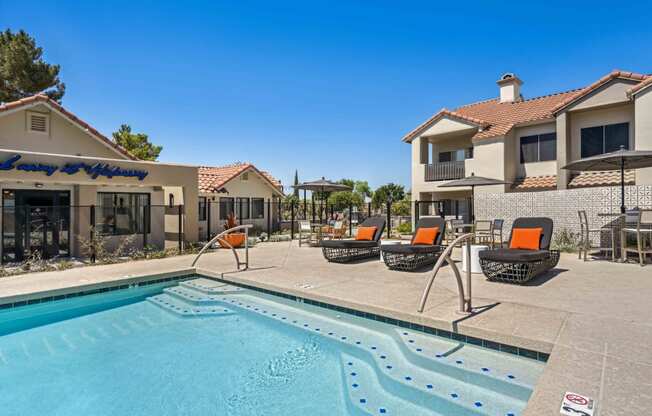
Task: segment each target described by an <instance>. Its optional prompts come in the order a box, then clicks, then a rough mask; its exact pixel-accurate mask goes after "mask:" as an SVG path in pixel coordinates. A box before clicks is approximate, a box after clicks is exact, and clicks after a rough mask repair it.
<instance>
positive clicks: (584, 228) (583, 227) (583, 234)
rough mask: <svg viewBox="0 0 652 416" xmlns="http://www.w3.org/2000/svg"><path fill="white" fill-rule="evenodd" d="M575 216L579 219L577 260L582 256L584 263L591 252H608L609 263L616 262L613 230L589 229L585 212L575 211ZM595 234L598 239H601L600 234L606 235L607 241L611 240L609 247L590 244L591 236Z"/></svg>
mask: <svg viewBox="0 0 652 416" xmlns="http://www.w3.org/2000/svg"><path fill="white" fill-rule="evenodd" d="M577 215H579V217H580V242H579V250H578V258H579V259H581V258H582V255H584V261H586V260H587V254H588V253H589V251H591V250H600V251H610V252H611V261H616V238H615V237H616V236H615V234H614V229H613V228H591V227H589V217H588V215H586V211H584V210H580V211H577ZM594 233H597V234H598V237H602V233H608V234H609V239H610V240H611V247H601V244H598V245H597V246H595V245H593V244H592V241H591V234H594Z"/></svg>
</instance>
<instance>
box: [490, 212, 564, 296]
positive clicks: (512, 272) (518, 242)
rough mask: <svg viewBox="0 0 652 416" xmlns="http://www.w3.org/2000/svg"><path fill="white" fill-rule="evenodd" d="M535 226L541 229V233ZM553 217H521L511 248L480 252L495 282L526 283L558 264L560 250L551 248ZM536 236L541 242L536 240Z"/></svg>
mask: <svg viewBox="0 0 652 416" xmlns="http://www.w3.org/2000/svg"><path fill="white" fill-rule="evenodd" d="M533 229H540V234H538V233H537V231H535V230H533ZM552 231H553V222H552V220H551V219H550V218H544V217H532V218H517V219H516V220H514V224H513V225H512V231H511V232H510V236H509V244H508V247H509V248H497V249H493V250H484V251H481V252H480V253H479V257H480V266H481V267H482V272H483V273H484V275H485V276H486V277H487V279H488V280H491V281H499V282H507V283H517V284H523V283H526V282H528V281H529V280H531V279H533V278H534V277H536V276H538V275H540V274H541V273H544V272H546V271H548V270H550V269H552V268H553V267H555V266H556V265H557V263H558V262H559V251H558V250H551V249H550V243H551V240H552ZM535 237H538V238H536V239H537V240H538V241H533V240H535Z"/></svg>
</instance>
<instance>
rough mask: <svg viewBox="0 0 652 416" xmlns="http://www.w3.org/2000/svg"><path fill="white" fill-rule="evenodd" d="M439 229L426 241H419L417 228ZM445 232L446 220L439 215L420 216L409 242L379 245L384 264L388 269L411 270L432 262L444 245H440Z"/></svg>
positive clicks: (435, 259)
mask: <svg viewBox="0 0 652 416" xmlns="http://www.w3.org/2000/svg"><path fill="white" fill-rule="evenodd" d="M435 227H437V228H438V229H439V230H438V232H437V234H435V235H434V236H432V240H431V241H428V242H427V243H424V242H419V241H418V240H419V239H420V238H421V236H420V235H419V230H424V229H426V228H435ZM445 232H446V221H445V220H443V219H442V218H439V217H421V218H419V221H418V222H417V226H416V230H415V232H414V236H412V241H410V244H393V245H385V246H382V247H381V251H382V254H383V255H382V257H383V260H384V261H385V265H386V266H387V267H388V268H389V269H390V270H403V271H413V270H416V269H418V268H421V267H423V266H426V265H428V264H434V263H435V262H436V261H437V259H438V258H439V256H440V255H441V253H442V252H443V251H444V247H443V246H442V245H441V243H442V240H443V239H444V235H445Z"/></svg>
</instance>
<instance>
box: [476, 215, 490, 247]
mask: <svg viewBox="0 0 652 416" xmlns="http://www.w3.org/2000/svg"><path fill="white" fill-rule="evenodd" d="M473 228H474V233H475V243H476V244H489V245H491V248H493V242H492V240H493V224H492V222H491V221H488V220H476V221H475V224H474V227H473Z"/></svg>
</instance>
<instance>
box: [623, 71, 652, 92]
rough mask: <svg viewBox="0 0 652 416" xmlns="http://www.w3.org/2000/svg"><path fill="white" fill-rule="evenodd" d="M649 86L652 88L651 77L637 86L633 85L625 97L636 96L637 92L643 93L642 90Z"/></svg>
mask: <svg viewBox="0 0 652 416" xmlns="http://www.w3.org/2000/svg"><path fill="white" fill-rule="evenodd" d="M649 86H652V76H649V77H647V79H646V80H645V81H643V82H639V83H638V84H636V85H634V86H633V87H632V88H630V89H629V90H627V95H629V96H632V95H636V94H638V93H639V92H641V91H643V90H644V89H646V88H648V87H649Z"/></svg>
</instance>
